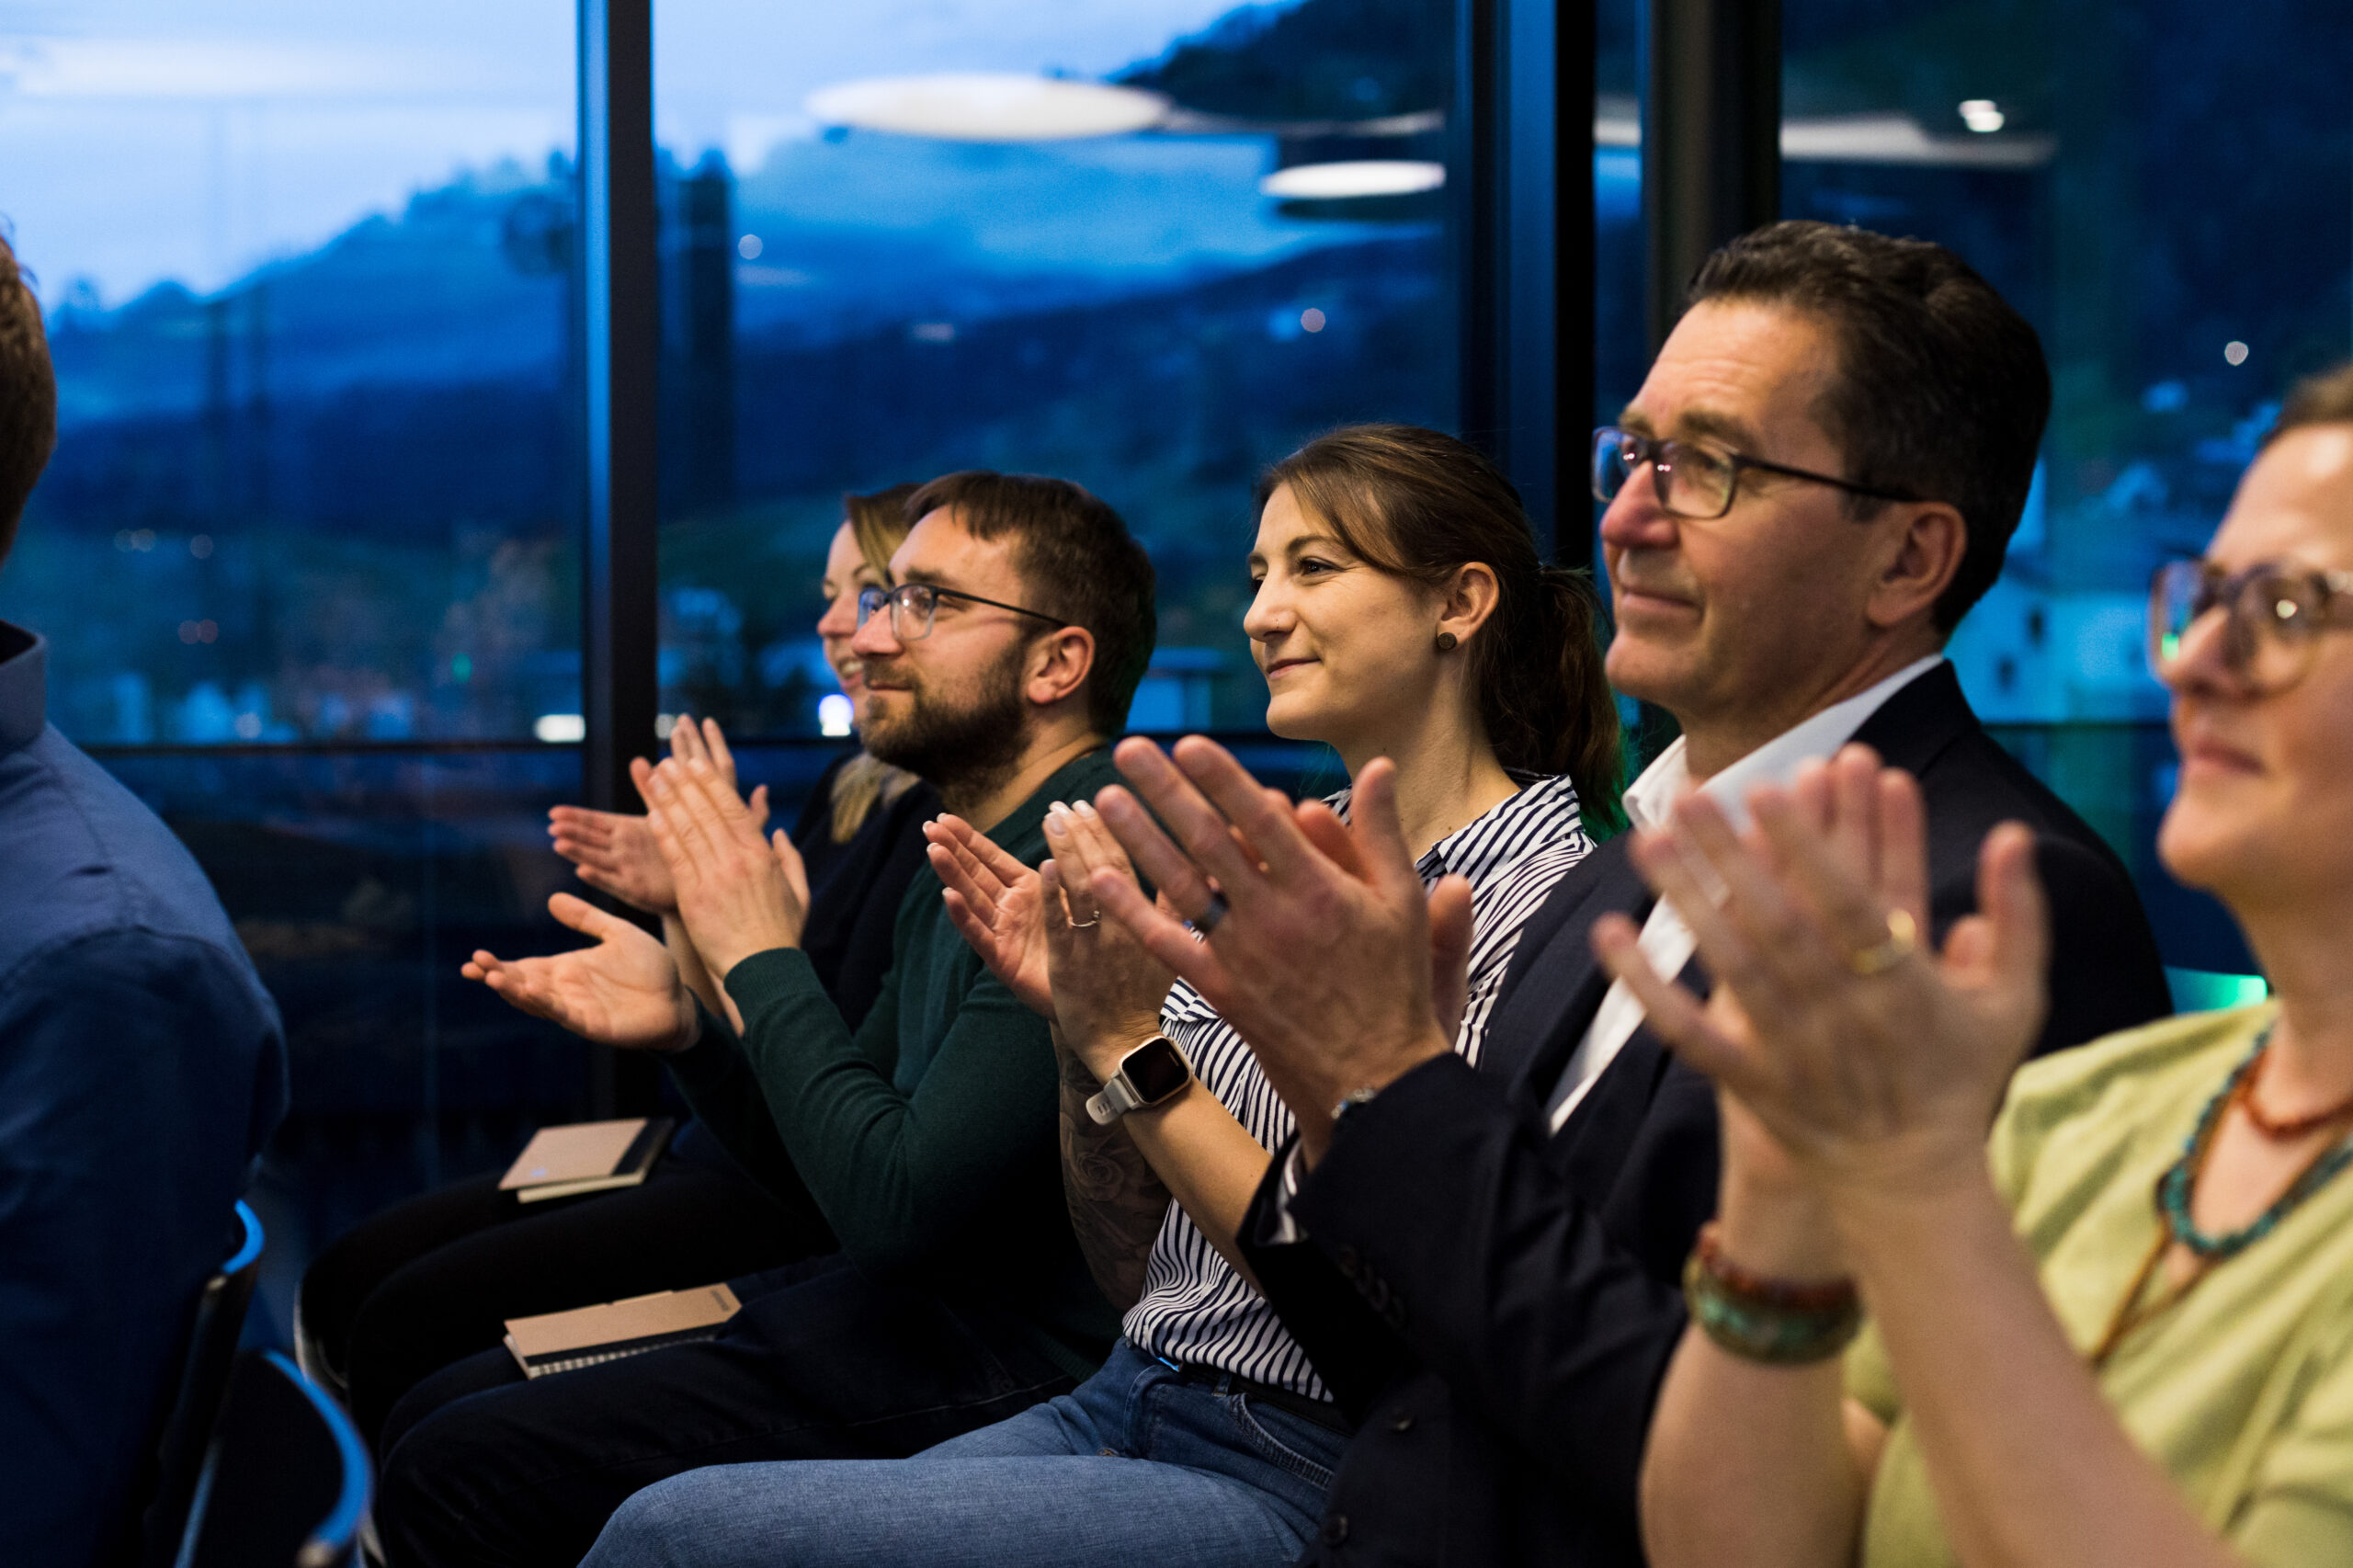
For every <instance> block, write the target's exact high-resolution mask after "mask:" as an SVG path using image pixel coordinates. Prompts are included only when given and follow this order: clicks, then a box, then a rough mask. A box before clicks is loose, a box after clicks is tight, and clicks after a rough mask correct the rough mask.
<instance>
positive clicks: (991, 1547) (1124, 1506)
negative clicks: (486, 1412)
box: [581, 1340, 1347, 1568]
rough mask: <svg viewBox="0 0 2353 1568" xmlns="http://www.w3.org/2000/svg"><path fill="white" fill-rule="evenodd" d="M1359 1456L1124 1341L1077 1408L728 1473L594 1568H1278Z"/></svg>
mask: <svg viewBox="0 0 2353 1568" xmlns="http://www.w3.org/2000/svg"><path fill="white" fill-rule="evenodd" d="M1346 1446H1347V1438H1346V1437H1343V1436H1341V1435H1340V1434H1339V1433H1337V1432H1334V1431H1329V1430H1327V1429H1325V1428H1324V1427H1322V1426H1317V1425H1316V1424H1315V1423H1313V1422H1312V1421H1308V1420H1304V1419H1302V1417H1300V1416H1298V1415H1292V1414H1290V1412H1288V1411H1283V1410H1277V1409H1274V1408H1271V1407H1269V1406H1267V1405H1266V1404H1264V1403H1259V1402H1257V1401H1256V1400H1253V1399H1251V1398H1250V1397H1249V1396H1247V1395H1245V1394H1239V1393H1221V1392H1218V1390H1217V1389H1216V1388H1214V1387H1211V1386H1207V1385H1203V1384H1199V1383H1187V1382H1184V1381H1180V1380H1179V1379H1178V1377H1177V1376H1176V1373H1175V1372H1173V1371H1171V1370H1170V1369H1169V1368H1168V1367H1167V1365H1166V1364H1165V1363H1164V1362H1161V1361H1159V1360H1157V1359H1155V1358H1153V1357H1150V1356H1147V1355H1145V1354H1144V1353H1143V1352H1142V1351H1141V1350H1138V1349H1137V1348H1136V1347H1135V1346H1132V1345H1131V1344H1129V1343H1128V1342H1127V1341H1126V1340H1121V1341H1120V1344H1119V1346H1117V1347H1116V1348H1115V1349H1113V1351H1112V1352H1111V1357H1110V1359H1109V1360H1108V1361H1107V1362H1105V1363H1104V1366H1103V1369H1102V1370H1101V1371H1100V1372H1097V1374H1096V1375H1095V1376H1094V1377H1092V1378H1090V1379H1088V1380H1087V1381H1086V1382H1084V1383H1081V1384H1080V1385H1079V1386H1078V1388H1077V1389H1076V1390H1075V1391H1074V1392H1071V1393H1066V1394H1063V1395H1062V1396H1060V1397H1059V1398H1056V1399H1052V1400H1050V1401H1048V1402H1047V1403H1044V1404H1040V1405H1033V1406H1032V1407H1030V1408H1029V1409H1028V1410H1026V1411H1023V1412H1022V1413H1021V1414H1020V1415H1016V1416H1013V1417H1011V1418H1009V1419H1007V1420H1004V1421H1000V1422H998V1423H997V1424H996V1425H995V1426H983V1427H981V1428H980V1429H979V1430H977V1431H973V1432H968V1433H966V1434H965V1435H964V1436H962V1437H954V1438H950V1439H949V1441H947V1442H945V1443H941V1444H940V1445H938V1447H937V1448H932V1449H925V1450H924V1451H923V1452H922V1453H919V1454H917V1455H915V1457H914V1458H913V1459H905V1460H804V1461H800V1462H795V1463H786V1464H734V1465H722V1466H718V1467H715V1468H712V1469H709V1470H698V1471H690V1472H688V1474H685V1475H679V1476H674V1477H672V1478H671V1479H670V1480H668V1481H665V1482H661V1483H657V1484H655V1485H653V1486H649V1487H647V1488H646V1489H645V1490H644V1491H642V1492H640V1493H638V1494H636V1495H635V1496H633V1497H631V1499H630V1500H629V1501H628V1502H626V1503H624V1504H622V1505H621V1507H620V1511H619V1512H618V1513H616V1514H615V1515H614V1516H613V1517H612V1520H611V1522H610V1523H608V1524H607V1525H606V1527H605V1533H604V1534H603V1535H602V1536H600V1537H598V1538H597V1545H596V1549H595V1550H594V1551H591V1552H589V1554H588V1556H587V1557H586V1559H585V1560H584V1562H582V1564H581V1568H655V1565H656V1564H660V1565H663V1568H688V1565H689V1564H690V1565H692V1568H754V1565H758V1568H787V1565H788V1564H789V1565H790V1568H817V1565H819V1564H824V1565H827V1568H833V1565H835V1564H839V1565H841V1568H850V1565H852V1564H856V1565H858V1568H883V1565H886V1564H892V1563H905V1564H909V1565H911V1568H913V1565H918V1564H919V1565H921V1568H1000V1565H1014V1564H1018V1565H1020V1568H1047V1565H1053V1564H1062V1563H1068V1564H1070V1565H1071V1568H1098V1565H1099V1568H1117V1565H1120V1564H1128V1563H1133V1564H1136V1565H1138V1568H1146V1565H1149V1568H1281V1565H1283V1564H1286V1563H1289V1562H1293V1561H1295V1560H1296V1559H1297V1558H1298V1556H1299V1554H1300V1551H1301V1549H1302V1546H1303V1545H1304V1544H1305V1543H1306V1541H1307V1540H1308V1538H1309V1535H1310V1534H1311V1532H1313V1530H1314V1529H1315V1528H1316V1523H1317V1521H1318V1520H1319V1519H1320V1518H1321V1517H1322V1516H1323V1511H1324V1491H1325V1490H1326V1488H1328V1487H1329V1486H1330V1484H1331V1481H1332V1467H1333V1466H1334V1465H1336V1464H1337V1463H1338V1462H1339V1458H1340V1450H1341V1449H1343V1448H1345V1447H1346Z"/></svg>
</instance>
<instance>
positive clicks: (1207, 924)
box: [1185, 892, 1231, 937]
mask: <svg viewBox="0 0 2353 1568" xmlns="http://www.w3.org/2000/svg"><path fill="white" fill-rule="evenodd" d="M1230 907H1231V906H1230V905H1228V904H1227V903H1226V902H1225V894H1223V893H1222V892H1213V893H1211V894H1210V906H1209V907H1208V908H1207V909H1204V910H1202V911H1201V912H1200V913H1199V915H1194V916H1193V917H1192V918H1191V919H1190V920H1188V921H1187V922H1185V924H1186V925H1188V926H1191V927H1192V930H1193V935H1195V936H1196V937H1206V936H1208V935H1209V934H1210V933H1211V932H1212V931H1214V930H1216V929H1217V927H1218V922H1219V921H1221V920H1223V919H1224V918H1225V916H1226V913H1227V911H1228V909H1229V908H1230Z"/></svg>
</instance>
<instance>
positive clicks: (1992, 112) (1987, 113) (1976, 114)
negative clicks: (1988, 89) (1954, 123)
mask: <svg viewBox="0 0 2353 1568" xmlns="http://www.w3.org/2000/svg"><path fill="white" fill-rule="evenodd" d="M2007 118H2008V117H2007V116H2006V115H2005V114H2003V113H2002V111H2001V109H2000V108H1998V107H1997V106H1996V105H1995V102H1994V100H1993V99H1991V98H1966V99H1963V100H1962V102H1961V123H1962V124H1963V125H1966V126H1967V127H1969V129H1970V130H1972V131H1976V132H1977V133H1978V134H1979V135H1980V136H1990V135H1992V134H1993V133H1994V132H1995V131H1999V130H2001V129H2002V124H2003V121H2004V120H2006V119H2007Z"/></svg>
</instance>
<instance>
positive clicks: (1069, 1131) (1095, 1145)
mask: <svg viewBox="0 0 2353 1568" xmlns="http://www.w3.org/2000/svg"><path fill="white" fill-rule="evenodd" d="M1054 1055H1055V1057H1056V1058H1057V1060H1058V1061H1059V1062H1061V1064H1062V1144H1063V1199H1064V1200H1065V1201H1066V1202H1067V1203H1068V1204H1069V1205H1070V1224H1071V1229H1072V1230H1073V1231H1074V1232H1076V1233H1077V1234H1078V1247H1079V1251H1080V1252H1081V1253H1083V1254H1084V1255H1085V1256H1086V1267H1087V1270H1088V1272H1090V1273H1091V1274H1093V1275H1094V1276H1095V1284H1096V1288H1097V1289H1098V1290H1101V1291H1102V1292H1103V1294H1104V1297H1105V1299H1107V1300H1108V1301H1110V1303H1111V1304H1112V1305H1113V1306H1115V1307H1117V1308H1119V1309H1120V1311H1121V1312H1126V1311H1127V1310H1128V1309H1129V1308H1130V1307H1131V1306H1134V1305H1135V1304H1136V1302H1137V1301H1138V1300H1140V1299H1141V1298H1142V1295H1143V1275H1144V1266H1145V1264H1146V1263H1147V1262H1148V1261H1150V1259H1151V1256H1152V1243H1153V1238H1154V1236H1157V1235H1158V1234H1159V1233H1160V1225H1161V1221H1162V1220H1163V1218H1165V1216H1166V1214H1167V1212H1168V1188H1167V1187H1165V1186H1163V1185H1162V1184H1161V1180H1160V1178H1159V1177H1158V1176H1154V1175H1153V1172H1152V1166H1151V1165H1149V1164H1147V1163H1146V1162H1145V1160H1144V1157H1143V1154H1142V1151H1140V1150H1139V1149H1137V1147H1136V1145H1135V1140H1133V1139H1132V1138H1130V1137H1129V1136H1128V1131H1127V1129H1126V1127H1124V1126H1123V1125H1121V1124H1120V1122H1116V1121H1115V1122H1113V1123H1112V1124H1111V1125H1110V1126H1108V1127H1099V1126H1097V1124H1096V1121H1095V1119H1094V1118H1093V1117H1091V1116H1089V1115H1087V1114H1086V1102H1087V1101H1088V1100H1089V1099H1090V1098H1092V1097H1093V1096H1094V1095H1095V1094H1096V1092H1097V1090H1099V1089H1101V1088H1102V1086H1103V1085H1101V1084H1100V1083H1098V1082H1097V1081H1096V1078H1095V1074H1092V1073H1089V1072H1088V1071H1087V1070H1086V1064H1085V1063H1083V1062H1080V1061H1079V1059H1078V1057H1077V1055H1076V1054H1075V1053H1074V1052H1073V1051H1071V1049H1070V1048H1069V1047H1068V1046H1066V1045H1064V1044H1063V1040H1062V1035H1061V1031H1059V1030H1057V1031H1056V1032H1055V1035H1054Z"/></svg>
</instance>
